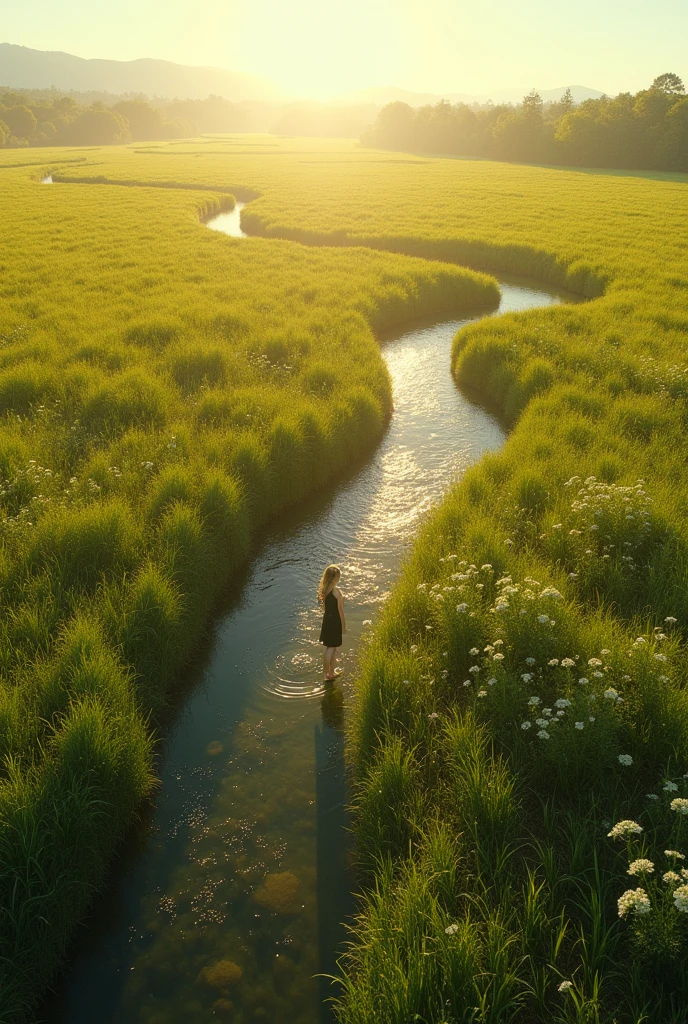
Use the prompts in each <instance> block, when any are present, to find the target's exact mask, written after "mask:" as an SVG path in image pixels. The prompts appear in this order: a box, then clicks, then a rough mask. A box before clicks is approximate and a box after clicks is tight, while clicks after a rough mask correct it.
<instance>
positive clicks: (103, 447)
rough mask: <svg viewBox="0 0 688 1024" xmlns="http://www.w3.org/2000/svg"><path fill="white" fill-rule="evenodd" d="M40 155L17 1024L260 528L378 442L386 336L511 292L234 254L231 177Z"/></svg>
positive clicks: (279, 245) (2, 425) (241, 246)
mask: <svg viewBox="0 0 688 1024" xmlns="http://www.w3.org/2000/svg"><path fill="white" fill-rule="evenodd" d="M52 155H53V154H50V153H49V154H48V156H49V157H51V156H52ZM126 155H127V154H126V152H124V153H123V154H122V156H124V157H126ZM54 157H55V159H56V162H57V165H58V166H60V161H65V163H64V164H62V166H67V167H72V166H77V164H75V163H73V161H83V160H84V157H85V158H86V159H87V160H97V159H99V158H100V153H99V152H98V151H88V152H87V153H85V154H84V153H79V152H77V153H73V152H68V151H56V152H55V154H54ZM43 158H44V153H43V152H42V153H41V154H40V157H39V159H36V158H35V154H34V153H33V152H32V151H30V150H24V151H22V152H21V154H16V153H11V154H6V155H4V158H3V162H2V165H1V166H0V176H1V177H0V181H1V182H2V188H1V189H0V204H1V205H2V223H3V232H2V241H1V242H0V247H1V250H2V255H1V256H0V264H1V276H0V296H1V298H0V309H1V314H0V476H1V480H0V507H1V512H0V535H1V545H0V575H1V577H2V616H0V620H1V625H0V679H1V682H0V723H1V724H0V750H1V752H2V766H3V767H2V774H1V779H0V907H1V908H2V909H1V910H0V962H1V964H2V967H1V968H0V1019H1V1020H2V1021H3V1024H6V1022H15V1021H20V1020H24V1019H26V1017H27V1016H28V1015H29V1014H30V1012H31V1008H32V1006H34V1005H35V1003H36V1001H37V999H38V998H39V997H40V995H41V992H42V989H43V988H44V986H45V985H46V983H47V982H48V981H49V980H50V978H51V977H52V976H53V974H54V972H55V970H56V968H57V966H58V965H59V964H60V962H61V961H62V958H63V957H64V954H65V950H66V948H67V945H68V943H69V940H70V938H71V936H72V934H73V931H74V928H75V926H76V924H77V923H78V921H79V920H80V919H81V918H82V917H83V915H84V912H85V910H86V909H87V907H88V906H89V904H90V903H91V901H92V899H93V895H94V892H95V891H96V889H97V887H98V886H99V885H100V884H102V882H103V879H104V877H105V873H106V871H107V868H108V865H109V863H110V860H111V857H112V854H113V851H114V849H115V848H116V844H117V842H118V840H119V839H120V838H121V836H122V835H123V834H124V832H125V830H126V829H127V827H129V826H130V824H131V822H132V820H133V818H134V816H135V814H136V812H137V809H138V808H139V807H140V805H141V802H142V800H144V799H145V798H146V797H147V796H148V795H149V794H150V793H151V792H152V790H153V788H154V779H155V763H154V756H155V738H156V735H157V733H158V731H159V727H160V723H161V722H163V721H164V719H165V710H166V702H167V697H168V696H169V693H170V687H171V685H172V684H173V682H174V681H175V678H176V677H177V676H178V675H179V673H180V671H181V670H182V669H183V667H184V665H185V664H186V663H187V662H188V660H189V657H190V656H191V655H192V654H193V653H194V652H195V651H196V650H197V649H198V646H199V644H200V643H201V641H202V638H203V635H204V633H205V631H206V629H207V627H208V626H209V624H210V622H211V612H212V609H213V607H214V605H215V604H216V603H217V601H218V599H219V598H220V597H221V595H222V594H223V592H224V591H225V590H226V588H227V586H228V584H229V582H230V580H231V577H232V573H233V571H234V570H235V569H236V568H237V567H238V566H239V565H240V564H241V563H242V562H244V561H245V560H246V558H247V557H248V556H249V553H250V549H251V544H252V541H253V540H254V538H255V537H256V536H257V534H258V532H259V530H260V529H261V527H262V526H264V525H265V524H266V523H267V522H268V521H269V520H270V519H274V518H275V517H276V516H278V515H279V513H280V511H281V510H282V509H284V508H285V507H286V506H288V505H290V504H294V503H295V502H297V501H298V500H299V499H301V498H302V497H303V496H304V495H306V494H307V493H309V492H311V491H313V490H314V489H315V488H317V487H322V486H323V485H324V484H325V483H326V482H327V481H329V480H332V479H333V478H334V477H335V475H336V474H337V473H338V472H339V471H340V470H341V469H343V468H344V467H345V466H348V465H350V464H351V463H352V462H354V461H355V460H357V459H360V458H361V457H362V456H363V455H364V454H365V452H366V450H369V448H370V446H371V445H373V444H374V443H375V442H376V440H377V439H378V438H379V437H380V436H381V433H382V431H383V430H384V428H385V424H386V422H387V420H388V417H389V415H390V411H391V394H390V385H389V379H388V375H387V371H386V369H385V366H384V362H383V360H382V358H381V356H380V352H379V347H378V344H377V342H376V339H375V335H374V331H378V330H380V331H381V330H384V329H387V328H389V327H391V326H393V325H394V324H395V323H397V322H399V321H402V320H407V319H409V318H413V317H415V316H418V315H421V314H424V313H430V312H439V311H441V310H443V309H456V308H459V309H460V308H462V307H464V306H467V307H470V306H475V305H479V306H480V305H485V304H488V305H489V304H491V305H494V303H495V301H496V298H497V295H498V292H497V287H496V284H495V283H494V282H493V281H492V280H491V279H490V278H487V277H486V276H484V275H480V274H475V273H472V272H470V271H464V270H460V269H458V268H453V267H449V266H446V265H441V264H438V263H435V264H429V263H427V262H425V261H420V260H409V259H407V258H405V257H401V256H395V255H391V254H385V253H375V252H372V251H368V250H360V251H354V250H350V251H343V250H324V249H323V250H316V249H310V248H304V247H303V246H300V245H297V244H294V243H292V242H288V241H284V242H273V241H263V240H259V239H258V240H255V241H251V242H250V243H248V244H247V243H245V242H241V241H238V240H234V239H229V238H227V237H225V236H222V235H218V234H217V233H215V232H211V231H209V230H208V229H207V228H205V227H204V226H203V224H202V223H201V220H202V219H204V218H206V217H208V216H210V215H212V214H213V213H215V212H218V211H219V210H221V209H227V208H231V207H232V206H233V204H234V198H233V196H232V195H231V193H229V192H228V191H227V189H226V188H223V189H217V188H216V187H215V186H214V185H213V183H212V182H211V185H212V188H209V186H208V185H206V186H204V188H203V189H202V190H195V189H189V188H186V189H160V188H114V187H109V186H101V187H91V186H84V185H67V184H58V185H44V184H41V183H40V179H41V177H42V176H43V173H44V171H45V170H46V169H50V168H46V167H45V166H44V164H43ZM129 158H130V159H131V160H134V155H133V154H129ZM13 164H14V165H15V166H13ZM17 165H18V166H17ZM132 167H133V168H135V163H132ZM182 171H183V168H182Z"/></svg>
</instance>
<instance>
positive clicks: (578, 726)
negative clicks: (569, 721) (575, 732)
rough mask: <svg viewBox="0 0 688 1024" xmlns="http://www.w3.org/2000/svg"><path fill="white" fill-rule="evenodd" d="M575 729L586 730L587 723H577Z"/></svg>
mask: <svg viewBox="0 0 688 1024" xmlns="http://www.w3.org/2000/svg"><path fill="white" fill-rule="evenodd" d="M574 728H576V729H584V728H585V722H576V723H575V726H574Z"/></svg>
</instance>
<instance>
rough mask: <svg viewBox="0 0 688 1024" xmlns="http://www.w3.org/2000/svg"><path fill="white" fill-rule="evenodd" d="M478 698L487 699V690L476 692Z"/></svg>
mask: <svg viewBox="0 0 688 1024" xmlns="http://www.w3.org/2000/svg"><path fill="white" fill-rule="evenodd" d="M478 696H479V697H487V690H478Z"/></svg>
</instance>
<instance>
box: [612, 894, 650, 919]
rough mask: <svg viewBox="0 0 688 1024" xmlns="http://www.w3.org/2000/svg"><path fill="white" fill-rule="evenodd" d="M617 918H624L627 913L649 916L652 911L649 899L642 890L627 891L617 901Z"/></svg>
mask: <svg viewBox="0 0 688 1024" xmlns="http://www.w3.org/2000/svg"><path fill="white" fill-rule="evenodd" d="M617 906H618V908H619V917H625V916H626V914H628V913H633V914H649V913H650V910H651V909H652V907H651V904H650V898H649V896H648V895H647V893H646V892H645V890H644V889H627V890H626V892H625V893H624V894H623V895H622V896H620V897H619V899H618V900H617Z"/></svg>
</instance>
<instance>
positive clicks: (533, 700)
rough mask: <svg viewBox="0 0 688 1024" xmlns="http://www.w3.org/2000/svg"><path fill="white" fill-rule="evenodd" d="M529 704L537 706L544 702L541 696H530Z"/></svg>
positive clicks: (533, 706)
mask: <svg viewBox="0 0 688 1024" xmlns="http://www.w3.org/2000/svg"><path fill="white" fill-rule="evenodd" d="M528 704H529V706H530V707H532V708H535V707H537V706H538V704H542V701H541V700H540V698H539V697H530V698H529V700H528Z"/></svg>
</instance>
